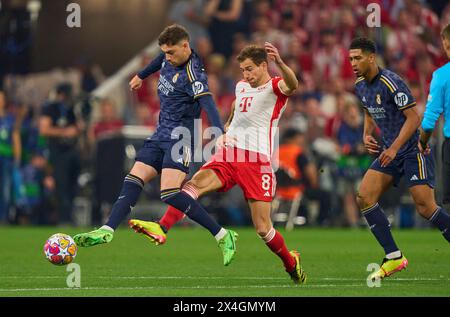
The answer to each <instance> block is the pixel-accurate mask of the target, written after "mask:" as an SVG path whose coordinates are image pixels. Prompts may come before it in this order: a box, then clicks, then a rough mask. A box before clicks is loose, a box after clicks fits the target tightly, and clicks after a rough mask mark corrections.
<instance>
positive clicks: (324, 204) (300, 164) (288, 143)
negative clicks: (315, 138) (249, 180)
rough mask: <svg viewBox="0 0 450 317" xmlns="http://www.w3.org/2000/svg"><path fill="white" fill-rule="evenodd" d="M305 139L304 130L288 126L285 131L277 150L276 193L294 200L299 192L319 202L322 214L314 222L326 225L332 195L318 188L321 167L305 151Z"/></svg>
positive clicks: (309, 199) (307, 199)
mask: <svg viewBox="0 0 450 317" xmlns="http://www.w3.org/2000/svg"><path fill="white" fill-rule="evenodd" d="M305 146H306V142H305V138H304V135H303V133H302V132H300V131H298V130H295V129H288V130H286V131H285V132H284V134H283V143H282V144H281V145H280V148H279V151H278V155H277V157H278V160H279V162H278V165H279V170H278V171H277V173H276V175H277V184H278V188H277V196H278V197H280V198H282V199H284V200H290V201H292V200H293V199H294V198H295V197H296V196H297V195H298V193H299V192H301V193H303V199H302V200H306V201H311V200H314V201H316V200H317V201H318V202H319V205H320V207H319V214H318V216H317V219H314V221H316V222H317V224H320V225H322V224H325V223H326V222H327V221H328V219H327V218H328V214H329V212H330V208H331V204H330V194H329V193H328V192H327V191H324V190H322V189H321V188H320V187H319V178H318V170H317V167H316V165H315V164H314V163H313V161H312V160H310V159H309V158H308V156H307V154H306V149H305ZM306 206H307V205H306V204H305V203H304V202H302V204H301V208H302V209H303V210H305V209H306V211H304V212H302V214H303V215H304V216H305V218H307V216H308V211H307V207H306Z"/></svg>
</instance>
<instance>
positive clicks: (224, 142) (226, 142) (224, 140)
mask: <svg viewBox="0 0 450 317" xmlns="http://www.w3.org/2000/svg"><path fill="white" fill-rule="evenodd" d="M236 142H237V140H236V138H235V137H231V136H229V135H226V134H222V135H221V136H220V137H218V138H217V141H216V147H217V149H221V148H224V147H227V146H230V147H232V146H234V145H236Z"/></svg>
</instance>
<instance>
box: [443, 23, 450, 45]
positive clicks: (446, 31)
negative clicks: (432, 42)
mask: <svg viewBox="0 0 450 317" xmlns="http://www.w3.org/2000/svg"><path fill="white" fill-rule="evenodd" d="M441 36H442V37H443V38H446V39H447V40H448V41H450V22H449V23H447V25H446V26H444V28H443V29H442V32H441Z"/></svg>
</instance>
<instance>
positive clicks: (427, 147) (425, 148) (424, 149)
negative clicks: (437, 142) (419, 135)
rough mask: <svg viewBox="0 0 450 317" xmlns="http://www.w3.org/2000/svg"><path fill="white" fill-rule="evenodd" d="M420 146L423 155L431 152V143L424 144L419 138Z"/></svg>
mask: <svg viewBox="0 0 450 317" xmlns="http://www.w3.org/2000/svg"><path fill="white" fill-rule="evenodd" d="M418 147H419V151H420V153H422V154H423V155H428V154H430V153H431V148H430V145H429V144H422V142H420V140H419V143H418Z"/></svg>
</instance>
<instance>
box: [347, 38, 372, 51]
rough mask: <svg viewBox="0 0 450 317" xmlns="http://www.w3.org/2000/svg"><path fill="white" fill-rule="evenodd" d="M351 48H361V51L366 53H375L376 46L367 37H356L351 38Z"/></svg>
mask: <svg viewBox="0 0 450 317" xmlns="http://www.w3.org/2000/svg"><path fill="white" fill-rule="evenodd" d="M350 49H351V50H357V49H361V50H362V51H363V52H366V53H367V52H368V53H376V52H377V47H376V45H375V42H374V41H372V40H371V39H369V38H367V37H357V38H355V39H353V40H352V43H351V44H350Z"/></svg>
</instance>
